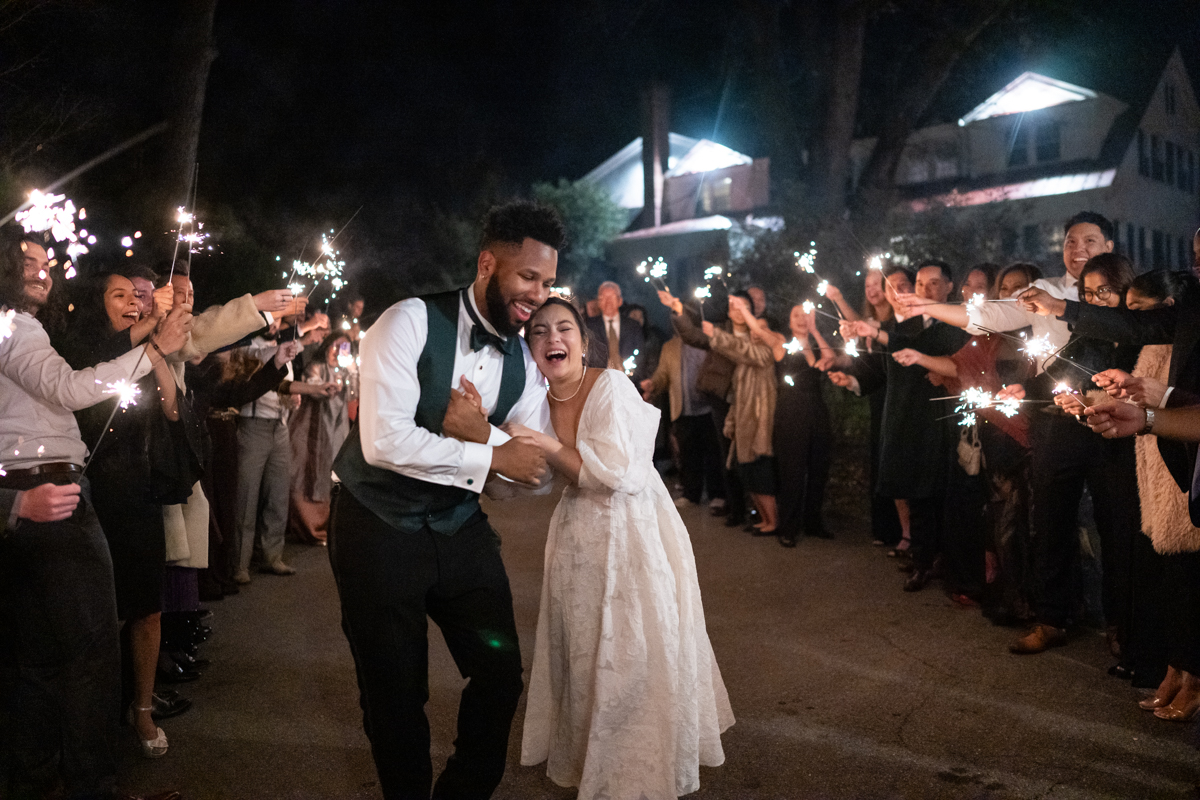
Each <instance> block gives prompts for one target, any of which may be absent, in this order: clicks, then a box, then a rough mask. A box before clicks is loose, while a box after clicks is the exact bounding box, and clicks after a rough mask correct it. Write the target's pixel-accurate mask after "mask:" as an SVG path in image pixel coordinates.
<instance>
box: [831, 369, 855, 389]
mask: <svg viewBox="0 0 1200 800" xmlns="http://www.w3.org/2000/svg"><path fill="white" fill-rule="evenodd" d="M828 375H829V382H830V383H832V384H833V385H834V386H840V387H842V388H843V389H851V390H853V387H854V383H855V378H853V377H851V376H850V375H847V374H846V373H844V372H830V373H828Z"/></svg>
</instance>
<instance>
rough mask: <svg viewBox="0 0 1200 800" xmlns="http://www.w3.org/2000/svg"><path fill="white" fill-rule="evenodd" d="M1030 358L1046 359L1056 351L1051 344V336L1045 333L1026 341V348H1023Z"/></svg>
mask: <svg viewBox="0 0 1200 800" xmlns="http://www.w3.org/2000/svg"><path fill="white" fill-rule="evenodd" d="M1021 351H1022V352H1023V353H1025V355H1026V356H1028V357H1029V358H1034V359H1037V358H1044V357H1045V356H1048V355H1050V353H1052V352H1053V351H1054V345H1052V344H1051V343H1050V334H1048V333H1045V334H1042V335H1041V336H1035V337H1034V338H1032V339H1026V340H1025V346H1024V347H1022V348H1021Z"/></svg>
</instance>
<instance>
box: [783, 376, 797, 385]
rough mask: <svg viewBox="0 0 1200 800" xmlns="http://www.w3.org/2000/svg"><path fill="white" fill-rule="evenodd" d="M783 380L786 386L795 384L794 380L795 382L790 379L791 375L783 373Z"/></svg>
mask: <svg viewBox="0 0 1200 800" xmlns="http://www.w3.org/2000/svg"><path fill="white" fill-rule="evenodd" d="M783 382H784V383H786V384H787V385H788V386H795V385H796V382H795V381H794V380H792V376H791V375H784V376H783Z"/></svg>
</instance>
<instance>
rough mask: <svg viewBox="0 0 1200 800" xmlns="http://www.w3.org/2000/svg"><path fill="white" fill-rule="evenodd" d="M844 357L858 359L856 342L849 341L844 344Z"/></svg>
mask: <svg viewBox="0 0 1200 800" xmlns="http://www.w3.org/2000/svg"><path fill="white" fill-rule="evenodd" d="M846 355H848V356H850V357H851V358H858V342H857V341H856V340H854V339H850V340H849V341H847V342H846Z"/></svg>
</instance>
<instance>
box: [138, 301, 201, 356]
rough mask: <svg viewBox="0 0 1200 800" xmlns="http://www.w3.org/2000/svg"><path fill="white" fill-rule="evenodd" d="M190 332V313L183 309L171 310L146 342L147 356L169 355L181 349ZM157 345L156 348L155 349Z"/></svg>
mask: <svg viewBox="0 0 1200 800" xmlns="http://www.w3.org/2000/svg"><path fill="white" fill-rule="evenodd" d="M191 332H192V313H191V311H189V310H188V309H187V308H185V307H182V306H181V307H178V308H173V309H171V313H169V314H167V318H166V319H164V320H163V321H162V322H161V323H160V324H159V326H158V328H157V329H156V330H155V332H154V334H153V335H152V336H151V337H150V340H149V342H147V345H148V346H147V355H150V353H151V352H154V353H162V354H163V355H170V354H171V353H175V352H177V351H179V350H182V349H183V346H184V345H185V344H186V343H187V338H188V335H189V334H190V333H191ZM155 345H157V347H155Z"/></svg>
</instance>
